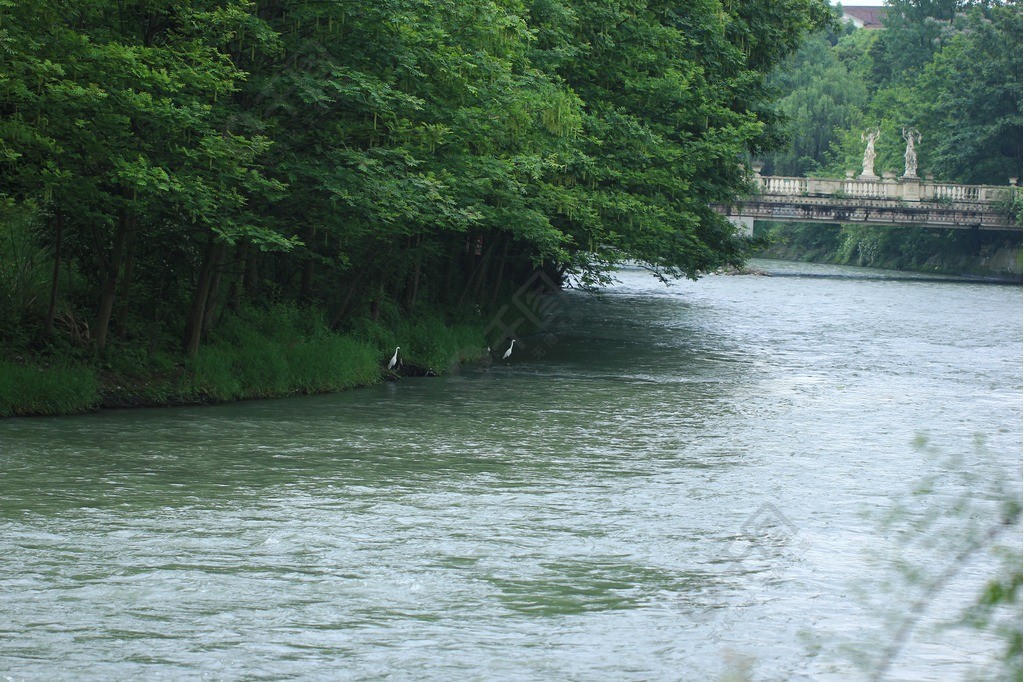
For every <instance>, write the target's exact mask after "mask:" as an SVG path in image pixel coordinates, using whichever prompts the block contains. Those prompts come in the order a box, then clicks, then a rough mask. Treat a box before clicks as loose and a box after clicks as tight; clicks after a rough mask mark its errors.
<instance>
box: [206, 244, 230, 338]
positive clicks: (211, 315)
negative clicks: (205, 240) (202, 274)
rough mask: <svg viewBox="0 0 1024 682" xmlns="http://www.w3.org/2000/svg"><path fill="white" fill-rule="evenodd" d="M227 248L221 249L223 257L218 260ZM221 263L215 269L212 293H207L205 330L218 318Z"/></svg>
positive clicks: (211, 283) (211, 287) (211, 284)
mask: <svg viewBox="0 0 1024 682" xmlns="http://www.w3.org/2000/svg"><path fill="white" fill-rule="evenodd" d="M226 251H227V249H224V248H222V249H221V254H222V256H221V258H219V259H218V261H221V260H223V253H225V252H226ZM220 266H221V263H220V262H218V263H217V264H216V265H215V266H214V269H213V279H212V280H211V282H210V293H208V294H207V295H206V312H205V313H204V314H203V331H204V332H205V331H207V330H208V329H209V328H210V327H212V326H213V322H214V320H216V319H217V312H218V307H219V306H218V305H217V294H218V291H219V289H220V279H221V267H220Z"/></svg>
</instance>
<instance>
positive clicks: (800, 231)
mask: <svg viewBox="0 0 1024 682" xmlns="http://www.w3.org/2000/svg"><path fill="white" fill-rule="evenodd" d="M755 235H756V236H763V237H765V238H766V239H767V241H768V242H769V246H767V247H766V248H765V249H764V250H763V251H762V252H761V253H758V254H756V255H757V256H758V257H761V258H780V259H785V260H797V261H805V262H814V263H835V264H838V265H856V266H861V267H872V268H884V269H889V270H910V271H914V272H930V273H940V274H948V275H973V276H979V277H992V278H998V279H1020V277H1021V273H1022V267H1021V265H1022V248H1021V236H1020V234H1012V233H1006V232H988V231H985V232H982V231H971V230H926V229H923V228H891V227H884V226H872V225H843V226H839V225H819V224H814V223H758V224H757V225H756V226H755Z"/></svg>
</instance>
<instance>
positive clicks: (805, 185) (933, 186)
mask: <svg viewBox="0 0 1024 682" xmlns="http://www.w3.org/2000/svg"><path fill="white" fill-rule="evenodd" d="M756 177H757V180H758V182H759V184H760V190H761V194H769V195H779V196H810V197H813V196H828V197H843V196H845V197H851V198H859V199H899V200H902V201H938V202H943V203H946V202H950V203H959V202H967V203H974V204H978V203H981V204H994V203H996V202H999V201H1005V200H1006V199H1007V198H1008V196H1009V193H1010V192H1011V191H1012V192H1018V193H1019V192H1020V191H1021V189H1020V188H1019V187H1013V186H1003V187H1000V186H996V185H960V184H956V183H948V182H934V181H932V180H921V179H916V178H915V179H908V178H899V179H897V178H878V179H872V178H843V179H834V178H796V177H784V176H756Z"/></svg>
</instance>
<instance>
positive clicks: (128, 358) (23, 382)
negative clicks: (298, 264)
mask: <svg viewBox="0 0 1024 682" xmlns="http://www.w3.org/2000/svg"><path fill="white" fill-rule="evenodd" d="M395 346H401V347H402V353H401V357H402V360H403V363H404V366H405V368H406V369H415V370H416V371H413V372H410V373H421V374H443V373H445V372H448V371H450V370H451V369H452V367H453V366H455V365H457V364H458V363H461V362H469V361H473V360H479V359H481V358H482V357H484V355H485V354H486V351H485V348H484V339H483V333H482V327H481V325H479V324H473V323H471V322H470V323H458V324H452V325H446V324H445V323H444V322H443V321H442V319H441V318H440V316H430V315H423V316H421V317H419V318H418V319H416V320H398V321H394V322H393V323H392V324H390V325H385V324H383V323H379V322H371V321H368V320H361V321H357V322H355V323H354V324H353V325H352V326H351V327H350V328H349V329H348V330H346V331H345V332H344V333H338V332H333V331H331V330H330V329H329V328H328V326H327V324H326V323H325V321H324V317H323V315H322V313H321V312H320V311H318V310H316V309H309V308H300V307H298V306H294V305H288V304H279V305H275V306H270V307H266V308H258V307H248V308H243V309H241V310H239V311H238V312H236V313H234V314H232V315H229V316H228V317H226V318H225V319H223V320H222V321H221V322H220V324H218V325H217V327H216V328H215V329H214V330H213V331H212V332H211V333H210V334H209V338H208V339H207V341H206V343H205V344H204V345H203V346H201V347H200V349H199V352H198V353H197V354H196V357H195V358H194V359H192V360H188V359H186V358H184V357H182V356H180V355H178V354H175V353H168V352H164V351H159V350H153V349H151V348H148V347H146V345H144V344H143V342H142V341H139V342H131V341H124V340H120V339H115V340H112V341H111V344H110V347H109V349H108V352H107V353H106V354H105V355H104V356H103V358H101V359H96V358H94V357H92V356H90V355H88V354H87V353H83V352H82V349H80V348H79V349H75V348H72V347H70V346H67V345H64V346H52V345H51V346H49V347H48V350H47V352H46V353H44V354H40V355H38V356H35V357H33V358H32V359H31V360H28V361H26V360H25V357H26V356H25V355H23V354H21V353H18V356H19V357H18V360H19V361H18V362H11V361H0V416H20V415H47V414H72V413H77V412H84V411H87V410H90V409H95V408H97V407H135V406H144V405H146V406H157V405H175V404H194V403H206V402H226V401H231V400H245V399H253V398H270V397H279V396H286V395H295V394H310V393H328V392H333V391H341V390H344V389H348V388H354V387H357V386H369V385H372V384H375V383H378V382H380V381H381V380H382V379H383V377H384V376H385V374H386V370H385V367H386V364H387V360H388V359H389V358H390V357H391V355H392V353H393V352H394V348H395ZM9 356H10V357H13V356H14V355H13V354H9Z"/></svg>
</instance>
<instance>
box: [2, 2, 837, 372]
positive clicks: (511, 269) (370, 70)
mask: <svg viewBox="0 0 1024 682" xmlns="http://www.w3.org/2000/svg"><path fill="white" fill-rule="evenodd" d="M827 20H828V10H827V8H826V6H825V4H824V3H823V2H822V1H821V0H777V1H775V2H772V3H770V4H760V3H742V2H729V1H728V0H685V1H683V2H664V1H661V0H481V1H479V2H457V1H451V0H377V1H375V2H366V1H364V0H318V1H312V0H190V1H189V2H185V3H182V2H171V1H170V0H118V2H113V1H112V0H85V1H76V2H70V1H69V0H33V1H31V2H28V1H27V0H0V200H2V202H3V203H2V212H3V216H4V225H5V226H6V227H7V228H8V229H7V232H8V233H9V234H7V235H5V241H6V242H7V245H6V246H5V247H4V248H3V250H2V251H0V254H2V255H3V258H4V260H5V267H4V268H2V269H0V276H2V277H4V282H3V285H4V286H5V288H8V289H10V290H11V291H14V290H15V289H19V290H21V291H23V292H24V295H20V296H18V297H15V296H13V295H12V296H8V297H6V298H5V299H4V300H3V306H4V308H5V309H4V310H3V311H2V313H3V315H2V318H3V319H4V320H5V323H3V324H2V325H0V327H2V329H0V332H2V334H3V335H4V336H5V337H8V340H9V341H10V339H11V338H13V337H15V336H20V337H22V340H26V339H27V340H28V341H31V340H32V339H35V340H37V341H38V340H46V339H49V338H51V336H52V334H53V333H54V332H55V331H56V332H61V334H60V336H62V338H65V339H77V341H78V342H79V343H82V344H89V345H91V346H93V347H94V348H96V349H98V350H99V351H103V350H104V349H105V348H106V347H107V346H108V345H109V343H110V340H111V339H112V338H114V339H136V340H139V339H145V340H148V343H149V346H150V347H151V348H153V347H162V346H163V347H166V346H171V345H178V346H180V347H181V348H183V349H185V350H186V351H187V352H188V353H189V354H190V355H194V354H195V353H196V351H197V349H198V348H199V346H200V343H201V340H202V338H203V336H204V332H205V331H206V330H208V329H210V328H211V327H213V326H215V325H216V324H217V321H218V319H220V318H221V317H222V316H223V315H224V314H225V312H227V311H231V310H234V309H238V308H239V307H240V306H245V305H249V304H255V305H260V304H264V303H267V302H275V301H294V302H299V303H303V304H309V305H311V306H314V307H316V308H319V309H321V310H324V311H326V313H327V315H328V319H329V320H330V322H331V324H332V326H334V327H336V328H337V327H344V326H346V325H350V324H352V323H353V320H357V319H363V318H371V319H374V320H377V319H381V318H382V317H383V318H384V319H385V320H386V319H394V318H397V317H398V316H408V315H409V314H413V315H415V314H416V311H419V310H423V309H425V308H430V309H433V310H440V311H446V312H448V313H452V312H454V311H458V310H464V309H467V308H474V307H476V306H482V307H487V306H489V305H492V304H493V303H495V302H496V301H498V300H499V299H500V297H501V296H502V295H503V294H505V293H507V292H508V291H510V290H512V289H513V288H514V287H516V286H517V285H518V283H520V282H522V281H523V280H525V279H526V278H527V277H529V276H530V274H531V273H533V272H535V271H536V269H538V268H543V269H544V270H545V271H546V272H548V273H550V274H551V275H552V276H553V277H554V278H558V277H566V276H570V275H572V274H575V275H576V276H578V277H580V278H582V279H583V280H588V279H589V278H592V277H594V276H599V275H600V272H601V271H602V268H604V267H606V266H607V264H608V263H610V262H614V261H616V260H621V259H635V260H639V261H643V262H646V263H649V264H651V265H653V266H655V267H657V268H658V269H660V270H661V271H664V272H666V273H670V274H676V275H688V276H695V275H696V274H698V273H699V272H702V271H705V270H707V269H709V268H712V267H715V266H717V265H719V264H721V263H724V262H730V261H736V260H737V259H739V258H740V257H741V243H740V241H739V240H738V239H737V238H736V237H735V235H734V233H733V231H732V229H731V228H730V227H729V225H728V224H727V223H726V222H724V221H723V219H721V218H720V217H719V216H717V215H715V214H714V213H713V212H711V211H709V210H708V202H710V201H716V200H721V199H725V198H729V197H731V196H733V195H734V194H735V193H736V192H737V191H739V190H741V189H742V186H743V182H744V173H743V172H742V170H741V168H740V167H739V166H738V164H737V161H738V159H740V158H742V156H743V154H745V153H751V152H759V151H763V150H764V149H765V148H766V146H767V145H768V144H770V143H771V142H772V141H774V140H777V139H778V137H779V131H778V129H777V125H776V124H777V117H776V116H775V115H774V113H772V111H771V105H770V94H769V92H768V91H767V90H766V88H765V86H764V81H765V78H766V76H767V74H768V73H769V71H770V70H771V69H772V68H773V67H774V66H775V65H776V64H777V63H778V62H779V61H780V60H781V59H782V58H784V57H785V55H786V54H788V53H789V52H791V51H792V50H793V49H795V48H796V46H797V45H798V44H799V41H800V40H801V39H802V37H803V36H804V35H805V34H806V33H807V32H809V31H812V30H817V29H818V28H820V27H821V26H823V25H824V24H825V22H827Z"/></svg>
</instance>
